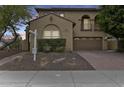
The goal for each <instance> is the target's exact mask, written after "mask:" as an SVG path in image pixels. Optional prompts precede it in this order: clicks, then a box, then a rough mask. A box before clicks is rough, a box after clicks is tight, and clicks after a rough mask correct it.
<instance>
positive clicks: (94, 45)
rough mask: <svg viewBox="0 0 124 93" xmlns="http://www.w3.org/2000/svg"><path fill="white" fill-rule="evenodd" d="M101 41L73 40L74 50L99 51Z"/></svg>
mask: <svg viewBox="0 0 124 93" xmlns="http://www.w3.org/2000/svg"><path fill="white" fill-rule="evenodd" d="M101 49H102V39H101V38H100V39H95V38H92V39H85V40H84V39H79V40H74V50H101Z"/></svg>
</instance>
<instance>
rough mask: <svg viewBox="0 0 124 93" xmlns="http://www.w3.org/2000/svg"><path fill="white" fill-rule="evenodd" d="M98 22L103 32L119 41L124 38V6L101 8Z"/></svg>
mask: <svg viewBox="0 0 124 93" xmlns="http://www.w3.org/2000/svg"><path fill="white" fill-rule="evenodd" d="M97 22H98V23H99V25H100V26H101V29H102V31H104V32H106V33H108V34H110V35H112V36H114V37H115V38H116V39H117V40H119V38H124V6H121V5H107V6H101V11H100V12H99V14H98V16H97Z"/></svg>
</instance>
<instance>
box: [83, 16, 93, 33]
mask: <svg viewBox="0 0 124 93" xmlns="http://www.w3.org/2000/svg"><path fill="white" fill-rule="evenodd" d="M81 30H83V31H87V30H91V22H90V17H89V16H88V15H85V16H83V17H82V19H81Z"/></svg>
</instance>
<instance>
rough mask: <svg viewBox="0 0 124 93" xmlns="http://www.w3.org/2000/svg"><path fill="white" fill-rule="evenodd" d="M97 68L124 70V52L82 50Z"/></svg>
mask: <svg viewBox="0 0 124 93" xmlns="http://www.w3.org/2000/svg"><path fill="white" fill-rule="evenodd" d="M77 53H78V54H79V55H80V56H82V57H83V58H85V59H86V60H87V61H88V62H89V63H90V64H91V65H92V66H93V67H94V68H95V69H96V70H124V53H117V52H112V51H80V52H77Z"/></svg>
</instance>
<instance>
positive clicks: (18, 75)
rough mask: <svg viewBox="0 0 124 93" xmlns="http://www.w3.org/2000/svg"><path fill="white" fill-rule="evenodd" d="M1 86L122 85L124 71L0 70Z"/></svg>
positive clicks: (123, 82) (123, 83)
mask: <svg viewBox="0 0 124 93" xmlns="http://www.w3.org/2000/svg"><path fill="white" fill-rule="evenodd" d="M0 86H1V87H121V86H122V87H123V86H124V71H0Z"/></svg>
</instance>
